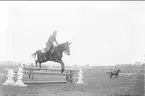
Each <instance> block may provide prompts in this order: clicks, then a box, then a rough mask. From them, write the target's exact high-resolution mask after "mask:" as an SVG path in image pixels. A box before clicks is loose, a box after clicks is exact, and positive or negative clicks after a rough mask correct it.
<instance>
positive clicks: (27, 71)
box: [3, 65, 84, 87]
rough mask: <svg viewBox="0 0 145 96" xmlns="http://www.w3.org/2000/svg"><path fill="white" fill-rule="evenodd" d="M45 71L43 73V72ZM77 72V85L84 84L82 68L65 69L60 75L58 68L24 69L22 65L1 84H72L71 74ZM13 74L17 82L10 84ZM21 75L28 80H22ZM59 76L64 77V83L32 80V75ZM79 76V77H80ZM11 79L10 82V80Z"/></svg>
mask: <svg viewBox="0 0 145 96" xmlns="http://www.w3.org/2000/svg"><path fill="white" fill-rule="evenodd" d="M44 70H45V71H44ZM76 71H77V72H78V71H79V72H78V77H77V78H78V82H77V84H84V83H82V82H83V80H82V79H83V77H82V75H83V73H82V68H80V69H79V70H77V69H66V70H65V72H64V73H61V70H60V69H58V68H53V69H52V68H51V69H50V68H38V67H32V66H31V67H25V66H23V67H22V65H21V66H19V70H18V72H11V74H12V76H11V77H9V75H8V79H7V80H6V81H5V82H4V83H3V85H12V86H22V87H24V86H27V84H43V83H73V79H74V77H73V74H74V72H76ZM14 74H17V81H16V82H12V81H13V77H14ZM23 74H25V75H27V74H28V77H30V78H29V79H30V80H27V81H26V80H24V79H23ZM37 74H40V75H49V76H51V75H60V76H62V75H63V76H65V81H38V80H37V81H35V80H34V75H37ZM80 74H81V75H80ZM10 79H11V80H10Z"/></svg>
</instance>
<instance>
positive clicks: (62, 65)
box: [57, 60, 65, 73]
mask: <svg viewBox="0 0 145 96" xmlns="http://www.w3.org/2000/svg"><path fill="white" fill-rule="evenodd" d="M57 62H59V63H60V64H61V73H63V72H64V70H65V68H64V63H63V61H62V60H57Z"/></svg>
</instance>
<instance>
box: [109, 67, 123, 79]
mask: <svg viewBox="0 0 145 96" xmlns="http://www.w3.org/2000/svg"><path fill="white" fill-rule="evenodd" d="M119 72H121V70H120V69H118V70H115V71H113V72H108V74H110V79H111V78H112V76H113V75H114V76H115V77H116V78H117V79H118V76H119Z"/></svg>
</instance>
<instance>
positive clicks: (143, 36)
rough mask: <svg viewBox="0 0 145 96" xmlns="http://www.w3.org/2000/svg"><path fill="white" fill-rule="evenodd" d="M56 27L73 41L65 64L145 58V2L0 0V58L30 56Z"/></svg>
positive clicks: (60, 39)
mask: <svg viewBox="0 0 145 96" xmlns="http://www.w3.org/2000/svg"><path fill="white" fill-rule="evenodd" d="M54 30H57V31H58V35H57V40H58V42H59V43H63V42H66V41H70V42H72V44H71V55H70V56H67V55H65V54H64V57H63V60H64V63H65V64H66V65H73V64H78V65H85V64H90V65H114V64H122V63H130V62H131V63H132V62H135V61H143V59H144V54H145V2H141V1H139V2H137V1H129V2H127V1H125V2H123V1H118V2H115V1H102V2H101V1H68V2H66V1H46V2H45V1H32V2H31V1H20V2H17V1H12V2H10V1H7V2H6V1H5V2H4V1H0V45H1V47H0V61H3V60H12V61H18V62H19V61H29V60H30V61H31V60H32V58H31V54H32V53H33V52H35V51H36V50H38V49H43V48H44V47H45V43H46V41H47V40H48V37H49V36H50V35H51V33H52V31H54Z"/></svg>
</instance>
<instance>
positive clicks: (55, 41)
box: [54, 38, 58, 46]
mask: <svg viewBox="0 0 145 96" xmlns="http://www.w3.org/2000/svg"><path fill="white" fill-rule="evenodd" d="M54 41H55V43H56V44H57V46H58V42H57V40H56V38H54Z"/></svg>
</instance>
